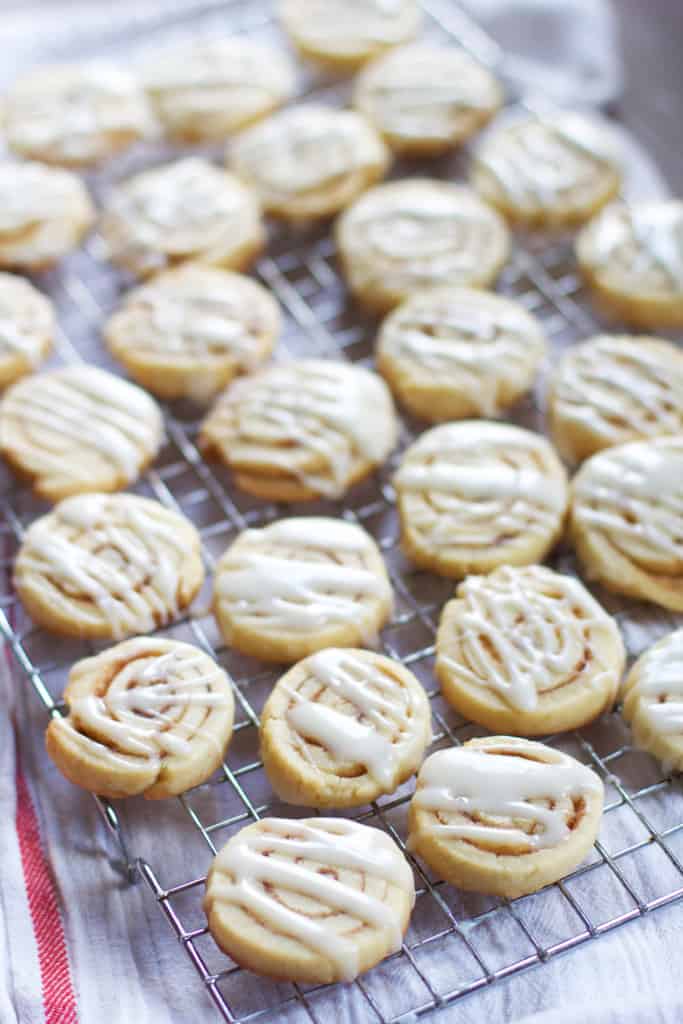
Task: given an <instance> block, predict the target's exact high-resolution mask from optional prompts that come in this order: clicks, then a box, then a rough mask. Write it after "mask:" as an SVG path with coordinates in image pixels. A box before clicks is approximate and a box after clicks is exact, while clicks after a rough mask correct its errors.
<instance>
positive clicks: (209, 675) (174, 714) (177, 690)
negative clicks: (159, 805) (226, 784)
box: [45, 637, 234, 800]
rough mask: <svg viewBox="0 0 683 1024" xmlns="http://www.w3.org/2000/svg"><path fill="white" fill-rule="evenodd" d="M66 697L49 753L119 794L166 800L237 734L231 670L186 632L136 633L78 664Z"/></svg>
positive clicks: (93, 788) (202, 772)
mask: <svg viewBox="0 0 683 1024" xmlns="http://www.w3.org/2000/svg"><path fill="white" fill-rule="evenodd" d="M64 700H65V702H66V704H67V705H68V714H67V715H66V716H65V717H63V718H53V719H52V721H51V722H50V724H49V726H48V728H47V733H46V736H45V742H46V746H47V752H48V754H49V755H50V757H51V758H52V760H53V761H54V763H55V764H56V765H57V767H58V768H59V770H60V772H61V773H62V775H65V776H66V778H67V779H69V780H70V781H71V782H73V783H75V785H77V786H81V787H82V788H83V789H87V790H89V791H90V792H91V793H97V794H98V795H99V796H106V797H110V798H112V799H116V798H117V797H127V796H140V795H142V796H144V797H145V799H147V800H161V799H163V798H165V797H170V796H175V795H177V794H178V793H184V792H185V790H187V789H190V787H192V786H198V785H199V784H200V783H201V782H204V781H205V780H206V779H208V777H209V776H210V775H211V774H212V773H213V772H214V771H215V770H216V768H218V767H219V765H220V763H221V761H222V759H223V754H224V751H225V748H226V747H227V745H228V742H229V740H230V737H231V735H232V722H233V714H234V698H233V694H232V687H231V685H230V682H229V680H228V677H227V676H226V674H225V672H224V671H223V670H222V669H221V668H219V666H218V665H217V664H216V662H215V661H214V660H213V659H212V658H210V657H209V656H208V654H206V653H205V652H204V651H202V650H200V649H199V648H198V647H193V646H192V645H191V644H186V643H179V642H178V641H177V640H166V639H162V638H160V637H136V638H135V639H134V640H125V641H124V642H123V643H120V644H117V645H116V647H110V648H108V649H107V650H106V651H102V652H101V653H100V654H96V655H95V656H94V657H91V658H84V659H83V660H82V661H78V662H76V664H75V665H74V666H73V668H72V669H71V672H70V673H69V681H68V684H67V687H66V689H65V691H64Z"/></svg>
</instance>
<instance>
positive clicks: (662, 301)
mask: <svg viewBox="0 0 683 1024" xmlns="http://www.w3.org/2000/svg"><path fill="white" fill-rule="evenodd" d="M576 258H577V260H578V263H579V267H580V269H581V271H582V273H583V275H584V277H585V278H586V280H587V282H588V284H589V285H590V287H591V288H592V289H593V291H594V293H595V295H596V296H597V298H598V299H599V301H600V303H601V304H602V305H603V306H604V307H605V309H607V310H608V311H610V312H612V313H613V314H615V315H616V316H617V317H619V318H620V319H622V320H626V321H627V322H628V323H631V324H634V325H636V326H638V327H645V328H648V327H683V201H681V200H679V199H663V200H659V201H656V202H640V203H633V204H632V205H629V206H627V205H625V204H624V203H612V204H610V206H608V207H606V209H604V210H603V211H602V213H600V214H599V215H598V216H597V217H595V218H594V219H593V220H592V221H591V222H590V223H589V224H587V225H586V227H585V228H584V229H583V230H582V232H581V234H580V235H579V236H578V238H577V239H576Z"/></svg>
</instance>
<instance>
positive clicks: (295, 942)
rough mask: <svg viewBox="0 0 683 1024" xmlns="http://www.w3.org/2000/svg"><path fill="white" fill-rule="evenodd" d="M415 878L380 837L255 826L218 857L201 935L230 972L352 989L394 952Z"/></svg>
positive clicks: (364, 830) (304, 825)
mask: <svg viewBox="0 0 683 1024" xmlns="http://www.w3.org/2000/svg"><path fill="white" fill-rule="evenodd" d="M414 903H415V883H414V881H413V873H412V871H411V869H410V867H409V865H408V862H407V861H406V859H405V857H404V856H403V854H402V853H401V851H400V850H399V848H398V847H397V846H396V844H395V843H394V842H393V840H392V839H391V838H390V837H389V836H388V835H387V833H386V832H382V831H380V830H379V829H376V828H370V827H369V826H368V825H361V824H359V823H358V822H356V821H345V820H344V819H343V818H301V819H296V820H289V819H287V818H263V819H262V820H261V821H256V822H254V824H253V825H247V826H246V827H245V828H242V829H240V831H239V832H237V833H236V834H235V835H233V836H232V837H231V838H230V839H229V840H228V842H227V843H226V845H225V846H224V847H223V849H222V850H219V852H218V854H217V856H216V859H215V860H214V862H213V864H212V866H211V870H210V871H209V876H208V878H207V881H206V895H205V897H204V910H205V912H206V916H207V918H208V922H209V931H210V932H211V934H212V935H213V937H214V939H215V940H216V942H217V943H218V945H219V946H220V947H221V949H223V950H224V952H226V953H227V954H228V956H230V957H231V958H232V959H233V960H234V961H235V962H236V963H238V964H240V965H241V966H242V967H246V968H247V969H248V970H251V971H255V972H256V973H257V974H265V975H266V976H268V977H271V978H277V979H281V980H283V981H299V982H308V983H318V984H329V983H331V982H337V981H353V979H354V978H356V977H357V976H358V975H359V974H362V973H363V972H364V971H367V970H369V969H370V968H371V967H374V965H375V964H377V963H379V961H380V960H383V959H384V957H386V956H388V955H389V954H390V953H395V952H397V951H398V950H399V949H400V948H401V942H402V938H403V934H404V932H405V930H406V928H407V927H408V921H409V918H410V912H411V910H412V908H413V904H414Z"/></svg>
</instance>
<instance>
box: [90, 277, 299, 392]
mask: <svg viewBox="0 0 683 1024" xmlns="http://www.w3.org/2000/svg"><path fill="white" fill-rule="evenodd" d="M279 331H280V308H279V306H278V304H277V301H276V300H275V298H274V297H273V296H272V295H271V293H270V292H268V291H266V289H265V288H264V287H263V286H262V285H260V284H258V282H257V281H254V280H252V279H251V278H249V277H244V276H243V275H242V274H235V273H232V272H231V271H228V270H221V269H220V268H218V267H207V266H203V265H202V264H200V263H184V264H183V265H182V266H180V267H174V268H173V269H172V270H165V271H162V273H160V274H156V275H155V276H154V277H153V278H152V280H151V281H149V282H147V283H146V284H144V285H142V286H140V287H139V288H135V289H133V290H132V291H130V292H129V293H128V295H127V296H126V297H125V299H124V302H123V305H122V307H121V308H120V309H119V310H117V312H115V313H114V315H113V316H112V317H111V318H110V320H109V321H108V323H107V324H106V325H105V328H104V335H105V338H106V340H107V344H108V345H109V348H110V350H111V352H112V354H113V355H114V356H116V358H117V359H119V360H120V361H121V362H122V363H123V365H124V366H125V367H126V369H127V370H128V372H129V373H130V375H131V376H132V377H134V378H135V380H137V381H138V382H139V383H140V384H142V385H143V386H144V387H146V388H148V389H149V390H150V391H153V392H154V393H155V394H156V395H159V396H160V397H161V398H168V399H170V398H182V397H187V398H194V399H195V400H197V401H205V400H206V399H208V398H210V397H211V396H212V395H215V394H216V392H218V391H220V390H221V389H222V388H224V387H225V385H226V384H228V383H229V382H230V381H231V380H232V379H233V377H235V376H237V374H240V373H245V372H247V371H249V370H255V369H256V367H257V366H258V365H259V364H260V363H262V362H264V361H265V360H266V359H267V358H268V356H269V355H270V353H271V351H272V349H273V345H274V343H275V340H276V338H277V335H278V334H279Z"/></svg>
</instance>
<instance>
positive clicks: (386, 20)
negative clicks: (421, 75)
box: [279, 0, 422, 71]
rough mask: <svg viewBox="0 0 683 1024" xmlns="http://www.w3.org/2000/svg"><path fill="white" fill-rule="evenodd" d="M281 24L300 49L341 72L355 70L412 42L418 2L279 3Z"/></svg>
mask: <svg viewBox="0 0 683 1024" xmlns="http://www.w3.org/2000/svg"><path fill="white" fill-rule="evenodd" d="M279 15H280V22H281V24H282V27H283V28H284V30H285V32H286V33H287V34H288V36H289V38H290V39H291V41H292V42H293V43H294V45H295V46H296V47H297V49H298V50H299V51H300V52H301V53H302V54H303V55H304V56H305V57H308V58H309V59H311V60H314V61H316V62H318V63H320V64H323V65H326V66H330V67H332V68H333V69H334V70H336V71H353V70H354V69H355V68H357V67H359V66H360V65H362V64H364V63H365V62H366V61H368V60H370V59H371V58H372V57H375V56H377V55H378V54H380V53H384V52H385V51H386V50H389V49H391V48H392V47H394V46H399V45H400V44H401V43H406V42H408V41H409V40H410V39H412V38H413V37H414V36H415V35H416V33H417V31H418V28H419V27H420V23H421V20H422V19H421V15H420V6H419V4H418V3H417V2H416V0H280V5H279Z"/></svg>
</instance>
